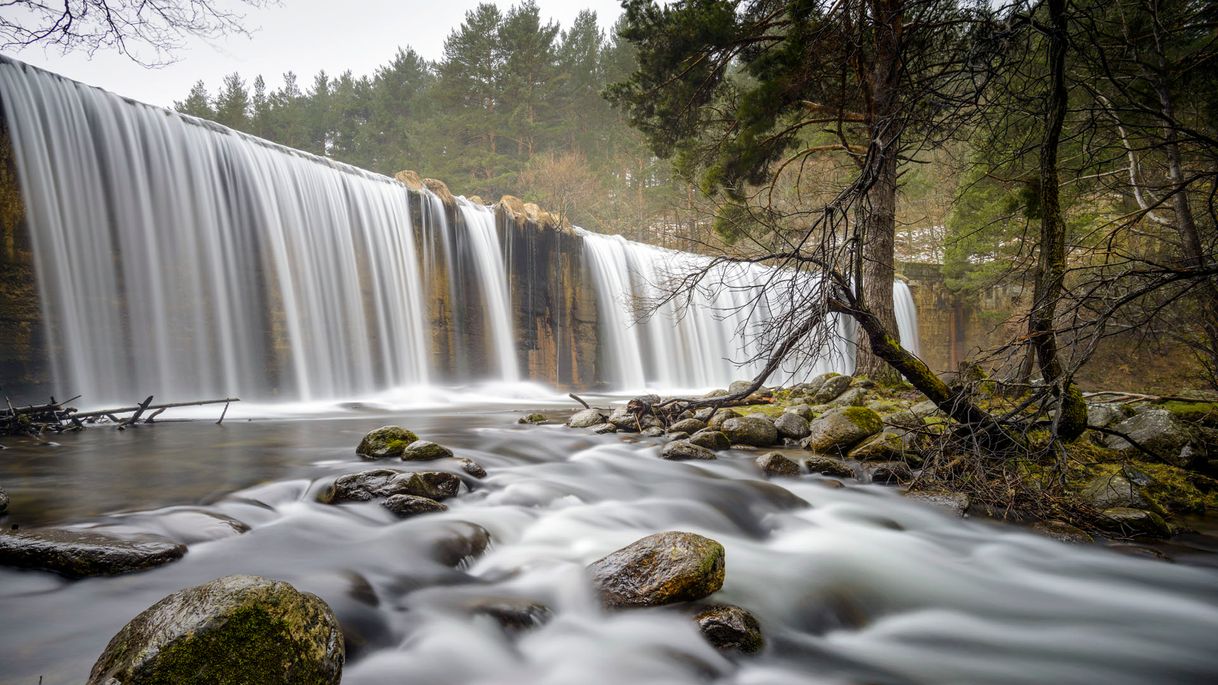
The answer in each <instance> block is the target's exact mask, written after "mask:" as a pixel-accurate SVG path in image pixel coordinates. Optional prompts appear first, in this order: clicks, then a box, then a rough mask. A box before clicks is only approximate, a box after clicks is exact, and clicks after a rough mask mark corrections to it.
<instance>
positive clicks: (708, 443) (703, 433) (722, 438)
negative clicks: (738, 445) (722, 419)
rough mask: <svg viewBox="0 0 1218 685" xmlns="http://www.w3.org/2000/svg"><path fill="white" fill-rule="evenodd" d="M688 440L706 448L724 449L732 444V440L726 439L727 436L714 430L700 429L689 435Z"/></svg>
mask: <svg viewBox="0 0 1218 685" xmlns="http://www.w3.org/2000/svg"><path fill="white" fill-rule="evenodd" d="M689 441H690V442H691V443H693V444H695V445H697V446H699V447H705V448H706V449H708V450H725V449H727V448H729V447H731V446H732V442H731V441H730V440H728V439H727V436H726V435H724V434H723V433H722V432H720V431H716V430H710V429H709V428H708V429H705V430H700V431H698V432H697V433H694V434H693V435H691V436H689Z"/></svg>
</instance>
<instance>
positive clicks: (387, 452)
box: [355, 426, 419, 459]
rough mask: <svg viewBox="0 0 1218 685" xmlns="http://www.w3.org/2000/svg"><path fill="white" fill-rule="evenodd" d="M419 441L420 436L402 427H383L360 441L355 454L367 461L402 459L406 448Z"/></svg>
mask: <svg viewBox="0 0 1218 685" xmlns="http://www.w3.org/2000/svg"><path fill="white" fill-rule="evenodd" d="M418 439H419V436H417V435H415V434H414V433H412V432H411V431H408V430H406V429H405V428H402V427H401V426H382V427H380V428H377V429H376V430H373V431H369V432H368V434H367V435H365V436H364V439H363V440H360V443H359V447H356V448H355V453H356V454H358V455H359V456H361V457H363V458H365V459H383V458H385V457H400V456H402V452H403V451H405V450H406V446H407V445H409V444H411V443H412V442H414V441H415V440H418Z"/></svg>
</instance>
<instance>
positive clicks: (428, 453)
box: [402, 440, 453, 461]
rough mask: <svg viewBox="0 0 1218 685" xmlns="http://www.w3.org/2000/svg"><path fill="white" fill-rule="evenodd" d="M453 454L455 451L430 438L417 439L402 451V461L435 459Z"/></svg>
mask: <svg viewBox="0 0 1218 685" xmlns="http://www.w3.org/2000/svg"><path fill="white" fill-rule="evenodd" d="M451 456H453V451H452V450H450V449H448V448H447V447H445V446H444V445H437V444H436V443H434V442H432V441H430V440H415V441H414V442H412V443H410V444H409V445H407V446H406V449H405V450H403V451H402V461H434V460H436V459H446V458H448V457H451Z"/></svg>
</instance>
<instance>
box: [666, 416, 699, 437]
mask: <svg viewBox="0 0 1218 685" xmlns="http://www.w3.org/2000/svg"><path fill="white" fill-rule="evenodd" d="M703 428H706V422H705V421H699V420H698V419H694V418H689V419H681V420H680V421H677V422H675V423H673V424H672V425H671V426H669V427H668V430H669V432H672V433H678V432H679V433H689V434H690V435H693V434H694V433H697V432H698V431H700V430H702V429H703Z"/></svg>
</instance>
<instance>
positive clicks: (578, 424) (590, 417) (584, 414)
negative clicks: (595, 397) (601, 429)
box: [567, 409, 608, 428]
mask: <svg viewBox="0 0 1218 685" xmlns="http://www.w3.org/2000/svg"><path fill="white" fill-rule="evenodd" d="M606 418H608V417H607V416H606V415H605V412H603V411H601V410H599V409H584V410H582V411H577V412H575V413H574V414H572V415H571V418H569V419H567V425H568V426H570V427H571V428H591V427H593V426H595V425H598V424H602V423H605V419H606Z"/></svg>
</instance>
